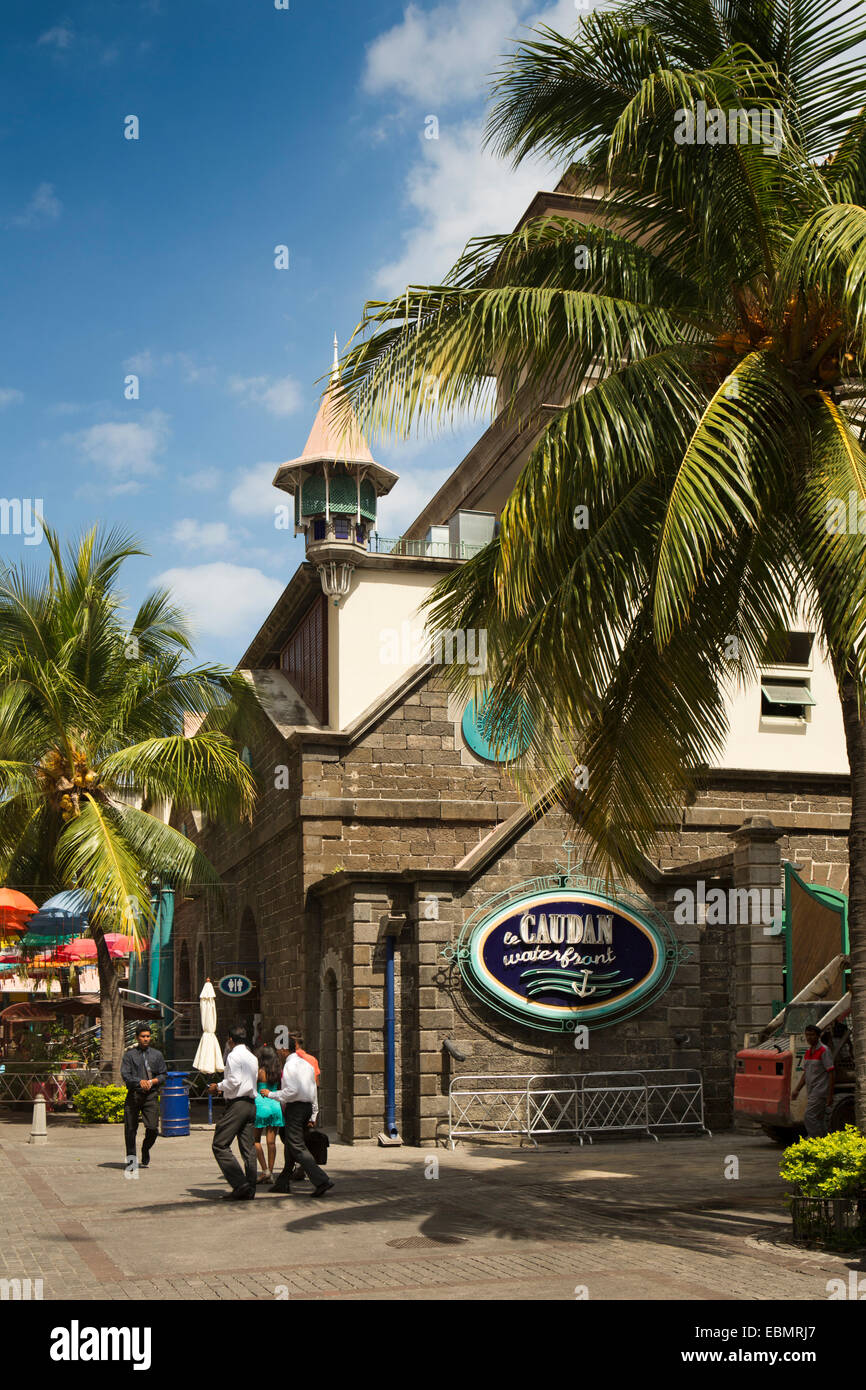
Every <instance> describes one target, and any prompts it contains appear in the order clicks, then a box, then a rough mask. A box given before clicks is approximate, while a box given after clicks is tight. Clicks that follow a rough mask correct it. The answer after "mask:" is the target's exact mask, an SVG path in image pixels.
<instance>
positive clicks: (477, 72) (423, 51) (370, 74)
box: [363, 0, 581, 114]
mask: <svg viewBox="0 0 866 1390" xmlns="http://www.w3.org/2000/svg"><path fill="white" fill-rule="evenodd" d="M536 2H537V0H455V3H452V4H442V5H436V6H435V7H434V8H433V9H431V10H422V9H420V8H419V6H417V5H411V4H410V5H408V6H407V7H406V9H405V10H404V12H403V19H402V20H401V22H400V23H399V24H395V25H394V27H393V28H391V29H388V30H387V31H386V32H385V33H384V34H380V35H379V37H378V38H377V39H374V41H373V43H372V44H370V46H369V48H368V49H367V55H366V65H365V69H364V78H363V83H364V87H365V89H366V90H367V91H368V92H370V93H372V94H374V95H383V94H387V93H394V94H397V95H399V96H402V97H404V98H407V99H409V100H411V101H416V102H421V101H423V102H425V103H426V104H427V105H428V106H429V108H430V112H431V113H436V112H439V113H440V114H441V108H442V107H443V106H445V105H447V104H448V103H450V102H454V101H474V100H476V99H477V98H479V97H481V96H484V95H485V94H486V92H487V89H488V85H489V81H490V78H491V76H492V74H493V73H494V72H495V71H496V70H497V69H498V68H499V66H500V64H501V60H502V58H503V56H504V55H505V54H506V53H507V52H508V51H509V50H510V48H511V44H510V42H509V40H513V39H520V38H525V37H526V31H527V27H529V26H533V25H535V24H537V23H539V22H542V23H544V24H548V25H549V26H550V27H551V28H552V29H555V30H557V31H558V32H560V33H566V34H571V33H572V32H573V31H574V29H575V27H576V24H577V20H578V19H579V17H580V13H581V12H580V11H579V10H578V9H577V8H576V5H575V0H556V3H555V4H553V5H548V6H547V7H545V8H543V9H541V10H537V9H536Z"/></svg>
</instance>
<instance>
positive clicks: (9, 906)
mask: <svg viewBox="0 0 866 1390" xmlns="http://www.w3.org/2000/svg"><path fill="white" fill-rule="evenodd" d="M36 911H37V908H36V904H35V903H34V902H33V901H32V900H31V899H30V898H28V896H27V894H26V893H19V892H18V890H17V888H0V940H3V941H10V940H14V939H15V938H16V937H17V936H20V935H21V933H22V932H23V931H26V929H27V922H28V919H29V918H31V917H32V916H33V914H34V912H36Z"/></svg>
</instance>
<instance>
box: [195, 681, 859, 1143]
mask: <svg viewBox="0 0 866 1390" xmlns="http://www.w3.org/2000/svg"><path fill="white" fill-rule="evenodd" d="M250 748H251V753H252V761H253V766H254V769H255V770H256V772H257V774H258V776H259V779H260V783H261V787H262V790H261V795H260V798H259V803H258V806H257V808H256V812H255V817H254V821H253V825H252V826H251V827H248V828H245V829H242V830H238V829H234V830H224V829H216V828H213V827H203V828H202V830H201V832H200V833H199V834H197V835H196V836H195V837H194V838H196V839H197V840H198V842H199V843H200V844H201V846H202V848H203V849H204V851H205V853H207V854H208V855H209V857H211V859H212V861H213V862H214V863H215V864H216V866H217V868H218V869H219V870H220V872H221V874H222V876H223V879H224V882H225V884H226V892H225V896H224V900H223V902H222V904H220V905H218V906H215V905H213V904H206V903H204V902H203V901H201V900H200V901H197V902H194V903H186V904H183V905H182V906H181V908H180V910H179V912H178V916H177V923H178V926H177V931H178V936H179V938H181V937H182V936H185V937H186V938H187V939H188V940H189V945H190V955H191V960H192V961H193V962H195V959H196V947H197V944H198V941H199V940H200V939H206V940H207V944H208V956H207V959H208V969H209V970H210V971H211V973H213V972H212V964H211V962H212V961H213V960H215V959H216V958H217V957H218V956H219V955H220V953H222V955H223V957H226V956H228V957H231V956H232V955H233V954H236V950H237V942H238V933H239V930H240V923H241V919H242V917H243V913H244V911H245V910H246V909H249V911H250V912H251V913H252V915H253V918H254V920H255V924H256V928H257V932H258V944H259V951H260V953H261V956H262V958H263V959H265V960H266V963H267V982H266V985H265V987H264V989H263V995H262V1011H263V1014H264V1030H265V1035H266V1036H270V1035H271V1034H272V1031H273V1028H274V1027H275V1026H276V1025H277V1024H279V1023H286V1024H288V1025H290V1026H300V1027H302V1028H303V1030H304V1032H305V1035H306V1039H307V1046H308V1047H309V1048H310V1050H312V1051H314V1052H315V1051H316V1050H317V1048H320V1047H321V1032H322V1022H323V1014H322V1009H323V1003H322V1000H323V994H322V988H323V984H322V982H323V978H324V974H325V971H326V969H332V970H333V971H334V973H335V975H338V976H339V980H340V995H339V1001H338V1002H339V1038H340V1052H339V1059H338V1060H339V1067H338V1070H339V1082H340V1113H339V1132H340V1134H341V1136H342V1137H343V1138H344V1139H346V1140H349V1141H354V1142H370V1141H373V1140H374V1139H375V1136H376V1135H377V1134H378V1133H379V1131H380V1130H381V1129H382V1128H383V1126H384V1118H385V1077H384V998H383V991H384V983H385V980H384V970H385V954H386V937H387V930H388V929H392V930H393V929H394V922H395V919H397V920H399V921H400V922H401V930H400V935H399V937H398V939H397V946H396V963H395V983H396V1036H397V1115H398V1124H399V1127H400V1130H401V1133H402V1135H403V1138H404V1140H405V1141H406V1142H412V1143H421V1144H429V1143H432V1142H434V1141H435V1140H436V1139H437V1138H441V1137H442V1135H443V1133H444V1129H445V1126H446V1124H447V1111H448V1100H447V1090H448V1079H449V1074H450V1075H453V1074H454V1073H455V1072H457V1071H460V1072H463V1073H467V1072H470V1071H471V1072H483V1073H485V1074H490V1073H492V1072H521V1073H526V1072H533V1071H541V1072H556V1073H563V1072H586V1071H599V1070H617V1071H626V1070H629V1069H634V1068H635V1067H639V1066H640V1067H656V1068H662V1067H665V1068H667V1067H677V1068H682V1067H689V1068H699V1069H700V1070H701V1072H702V1074H703V1076H704V1082H705V1089H706V1098H707V1113H708V1122H709V1123H710V1125H711V1127H714V1128H719V1127H722V1126H724V1125H727V1124H730V1121H731V1106H732V1088H733V1061H734V1053H735V1051H736V1049H737V1047H739V1046H740V1045H741V1044H742V1032H743V1031H745V1029H746V1028H747V1027H755V1026H756V1024H758V1023H760V1022H761V1021H763V1020H764V1018H765V1017H769V1009H770V1006H771V1002H772V999H774V998H777V997H778V996H779V993H780V990H781V960H782V951H781V943H780V941H779V940H778V938H773V937H771V936H768V935H767V934H765V933H764V932H763V930H762V928H761V927H760V926H758V927H757V928H756V929H755V930H754V931H751V930H750V929H748V928H740V927H730V926H724V925H721V926H711V925H710V926H701V925H699V924H686V925H682V926H676V927H675V928H674V930H675V931H676V933H677V936H678V939H679V940H680V941H681V942H682V943H683V945H684V946H687V947H688V948H689V949H690V950H691V952H692V956H691V958H690V959H688V960H687V961H686V962H684V963H683V964H682V965H681V966H680V968H679V970H678V971H677V974H676V976H675V978H674V981H673V983H672V985H671V987H670V988H669V989H668V990H667V992H666V993H665V995H664V996H662V998H660V999H659V1000H657V1001H656V1002H655V1003H654V1004H653V1005H652V1006H651V1007H650V1008H648V1009H647V1010H645V1011H644V1012H643V1013H641V1014H639V1015H637V1016H636V1017H634V1018H633V1019H630V1020H627V1021H626V1022H623V1023H619V1024H614V1025H613V1026H611V1027H608V1028H605V1029H600V1030H594V1031H593V1032H592V1033H591V1038H590V1047H589V1049H588V1050H587V1051H584V1052H581V1051H578V1050H576V1049H575V1048H574V1046H573V1039H572V1038H571V1037H569V1036H564V1035H563V1036H560V1035H556V1034H547V1033H540V1032H534V1031H532V1030H530V1029H527V1028H524V1027H522V1026H520V1025H518V1024H516V1023H514V1024H512V1023H509V1022H507V1021H505V1020H504V1019H502V1018H501V1017H500V1016H499V1015H498V1014H496V1013H494V1012H493V1011H492V1010H490V1009H486V1008H485V1007H484V1006H483V1005H481V1004H480V1003H479V1002H478V1001H476V1000H474V999H473V997H472V996H471V995H468V994H467V993H466V992H465V991H464V990H463V988H462V986H460V985H459V984H458V983H457V982H456V980H455V978H454V974H453V972H452V971H451V970H450V968H449V966H448V963H447V961H446V960H445V959H444V958H443V956H442V954H441V952H442V949H443V947H444V946H446V945H447V944H448V943H449V942H450V941H452V940H455V939H456V938H457V936H458V935H459V932H460V930H461V928H462V926H463V923H464V922H465V921H466V920H467V918H468V917H469V915H470V914H472V913H473V912H474V911H475V910H476V908H478V907H479V906H480V904H481V903H482V902H483V901H484V900H485V899H486V898H488V897H489V896H491V895H492V894H494V893H496V892H498V891H500V890H502V889H504V888H509V887H512V886H513V885H514V884H516V883H518V882H520V881H522V880H524V879H528V878H531V877H534V876H536V875H541V874H547V873H549V872H551V870H552V869H553V867H554V863H555V861H556V860H557V859H560V858H561V857H562V847H563V841H564V840H565V839H566V837H567V836H568V835H569V834H570V826H569V824H568V823H567V822H566V820H565V818H564V817H563V816H562V815H561V814H559V813H556V814H553V813H551V814H549V815H548V816H546V817H544V818H543V819H541V820H538V821H535V822H532V821H528V822H526V821H524V822H523V823H522V824H521V826H520V828H519V831H518V832H516V834H515V837H514V838H513V840H511V841H506V842H505V843H504V844H503V846H502V849H501V852H500V853H498V855H496V856H494V857H493V858H492V860H491V862H489V863H487V864H485V865H484V866H483V870H481V871H479V872H478V875H477V877H475V878H472V879H470V880H469V881H468V882H467V877H466V875H465V874H464V873H461V871H460V867H461V864H462V862H463V861H464V860H465V859H466V857H467V856H471V855H475V854H476V853H477V852H478V851H479V846H482V845H483V842H484V841H485V840H486V839H487V838H488V837H489V836H491V835H492V833H493V832H495V831H497V830H498V829H499V828H500V827H502V826H503V823H504V822H507V821H508V820H509V818H511V817H512V816H514V815H515V813H517V812H518V811H519V810H520V809H521V802H520V800H519V798H518V796H517V793H516V792H515V790H514V788H513V786H512V784H511V782H510V780H509V778H508V776H507V774H506V773H505V772H503V771H502V769H500V768H497V767H493V766H489V765H487V764H485V763H482V762H480V761H479V760H476V759H474V757H473V756H472V755H469V754H468V753H467V750H466V748H465V746H464V744H463V741H462V739H461V737H460V734H459V729H458V725H457V721H456V718H455V717H454V716H453V713H452V712H449V703H448V697H447V695H446V693H445V691H444V690H443V689H441V688H440V687H438V685H437V682H436V679H435V676H433V677H428V678H427V679H426V680H424V681H423V682H422V683H420V684H418V685H417V686H416V687H415V688H413V689H410V690H409V691H408V692H407V694H406V696H405V698H404V699H403V701H402V703H400V704H398V706H397V707H396V708H395V709H393V710H392V711H390V712H389V713H388V715H387V717H386V718H383V719H382V720H381V721H380V722H379V723H378V724H377V725H374V726H372V727H371V728H369V729H368V730H367V732H366V733H365V734H364V735H363V736H361V737H360V738H359V739H358V741H357V742H356V743H355V744H354V745H353V746H348V747H347V746H346V741H345V739H342V740H341V738H340V737H339V736H331V737H329V735H328V733H327V731H323V732H322V733H321V735H316V736H315V737H314V736H313V735H309V736H308V735H303V736H300V737H298V738H295V739H293V740H290V741H288V742H287V741H286V740H285V739H284V738H282V737H281V735H280V734H279V733H278V732H277V730H276V729H275V728H274V727H273V725H271V724H270V723H269V722H268V721H267V720H265V719H264V718H263V719H262V721H261V727H260V728H259V729H258V730H257V731H256V734H255V737H254V739H253V742H252V743H251V744H250ZM277 768H284V769H286V771H285V772H284V773H283V774H282V776H281V779H280V781H281V783H282V785H279V786H278V785H277V779H276V778H275V770H276V769H277ZM847 810H848V803H847V801H846V798H845V795H844V785H843V784H842V779H825V780H824V781H822V780H821V779H818V778H802V779H799V780H798V781H797V782H796V783H795V782H794V780H793V779H790V780H789V779H786V778H784V777H783V776H782V775H781V774H779V775H775V776H773V777H767V778H757V777H755V776H752V775H747V774H743V775H741V776H737V775H736V774H731V773H725V774H718V775H717V776H715V777H714V778H713V779H712V780H708V781H707V783H706V784H705V785H704V786H703V787H702V788H701V789H700V791H699V792H698V793H697V794H696V796H695V798H694V800H693V802H692V804H690V805H689V806H688V807H687V808H686V810H685V813H684V814H683V816H682V820H681V823H679V824H677V825H674V826H671V827H669V828H667V829H665V830H664V832H663V833H662V835H661V837H660V841H659V845H658V850H657V854H656V858H655V866H654V867H653V866H649V867H648V869H647V874H646V876H645V878H644V879H642V880H641V881H639V882H636V883H635V884H634V885H633V887H634V889H635V890H636V891H638V892H639V893H642V894H643V895H645V896H646V897H648V898H650V899H651V900H652V901H653V903H654V904H655V905H656V907H657V908H658V909H659V910H660V911H662V912H664V913H665V914H666V915H667V917H668V920H670V921H672V919H673V906H674V892H675V890H676V887H677V886H678V885H681V884H685V885H689V884H691V885H694V883H695V881H696V880H697V879H699V878H701V877H703V878H705V879H707V880H708V881H709V880H712V881H713V882H714V883H717V884H718V885H719V886H721V887H723V888H725V889H727V887H729V886H731V885H736V884H739V883H743V884H745V883H758V882H761V881H766V882H768V883H770V882H774V883H776V884H778V883H780V870H779V860H780V857H781V858H789V859H791V860H792V861H793V862H795V863H796V864H797V865H798V866H799V867H800V869H801V871H802V872H803V873H804V875H805V877H807V878H815V879H816V880H817V881H818V882H822V883H824V882H829V883H830V884H831V885H832V886H833V887H838V888H842V889H844V888H845V886H846V883H847V868H846V864H847V856H846V839H845V835H846V830H847ZM760 815H762V816H765V817H770V818H772V820H773V822H774V824H775V825H776V826H777V827H778V833H777V834H775V835H774V836H770V837H769V838H768V839H767V841H766V842H765V848H764V849H763V850H762V849H761V844H760V843H751V842H749V843H746V842H745V841H743V842H741V841H739V840H737V839H736V838H735V833H736V832H738V831H739V830H740V827H741V826H742V825H743V823H744V822H745V821H747V820H748V819H749V817H752V816H760ZM183 818H184V816H182V815H180V814H178V816H176V818H175V820H176V822H177V823H179V821H180V820H181V819H183ZM186 819H187V822H188V823H189V816H188V814H187V815H186ZM759 839H760V837H759ZM767 845H768V846H769V847H770V848H769V849H767V848H766V846H767ZM452 871H453V873H452ZM425 875H429V877H428V878H425ZM432 896H435V898H436V900H437V903H438V918H435V917H430V916H428V915H426V914H425V906H424V904H425V901H427V900H428V899H429V898H430V897H432ZM222 1012H223V1015H225V1014H226V1009H225V1007H223V1011H222ZM221 1022H222V1018H221ZM445 1038H451V1039H452V1040H453V1041H454V1042H455V1043H456V1044H457V1046H458V1047H459V1048H460V1049H461V1050H463V1051H465V1052H466V1054H467V1060H466V1061H465V1062H464V1063H462V1064H455V1063H453V1062H451V1063H449V1061H448V1059H447V1058H446V1057H444V1056H443V1051H442V1043H443V1040H444V1039H445Z"/></svg>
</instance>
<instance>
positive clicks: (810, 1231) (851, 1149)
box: [779, 1125, 866, 1250]
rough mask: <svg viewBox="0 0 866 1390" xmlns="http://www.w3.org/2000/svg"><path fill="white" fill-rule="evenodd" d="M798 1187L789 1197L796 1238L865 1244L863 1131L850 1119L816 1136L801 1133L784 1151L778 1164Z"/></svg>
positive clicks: (834, 1245)
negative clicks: (821, 1135) (851, 1122)
mask: <svg viewBox="0 0 866 1390" xmlns="http://www.w3.org/2000/svg"><path fill="white" fill-rule="evenodd" d="M779 1171H780V1174H781V1176H782V1178H783V1179H784V1181H785V1182H788V1183H791V1184H792V1186H794V1187H796V1188H797V1195H796V1196H795V1197H792V1198H791V1217H792V1221H793V1226H794V1240H795V1241H796V1242H797V1244H798V1245H820V1246H824V1247H827V1248H828V1249H832V1250H853V1249H856V1248H857V1247H858V1246H861V1245H866V1135H863V1134H861V1133H860V1131H859V1129H857V1128H856V1127H855V1126H854V1125H846V1126H845V1128H844V1129H840V1130H836V1131H835V1133H833V1134H827V1135H824V1136H823V1137H821V1138H817V1139H801V1140H800V1141H799V1143H797V1144H792V1145H791V1146H790V1148H788V1149H786V1150H785V1152H784V1154H783V1155H782V1163H781V1167H780V1169H779Z"/></svg>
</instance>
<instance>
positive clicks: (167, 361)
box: [123, 348, 216, 383]
mask: <svg viewBox="0 0 866 1390" xmlns="http://www.w3.org/2000/svg"><path fill="white" fill-rule="evenodd" d="M123 365H124V368H125V369H126V371H128V372H135V373H137V375H138V376H153V375H154V374H155V373H157V372H161V371H165V370H166V369H167V368H174V369H175V370H176V371H179V372H180V374H181V376H182V377H183V379H184V381H185V382H187V383H192V382H197V381H214V380H215V379H216V368H215V367H202V366H200V365H199V364H198V363H197V362H196V361H195V359H194V358H193V357H192V356H191V355H190V353H188V352H163V353H161V354H159V355H158V356H156V357H154V355H153V353H152V352H151V350H150V348H145V349H144V351H143V352H136V353H133V355H132V356H131V357H127V358H126V360H125V361H124V363H123Z"/></svg>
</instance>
